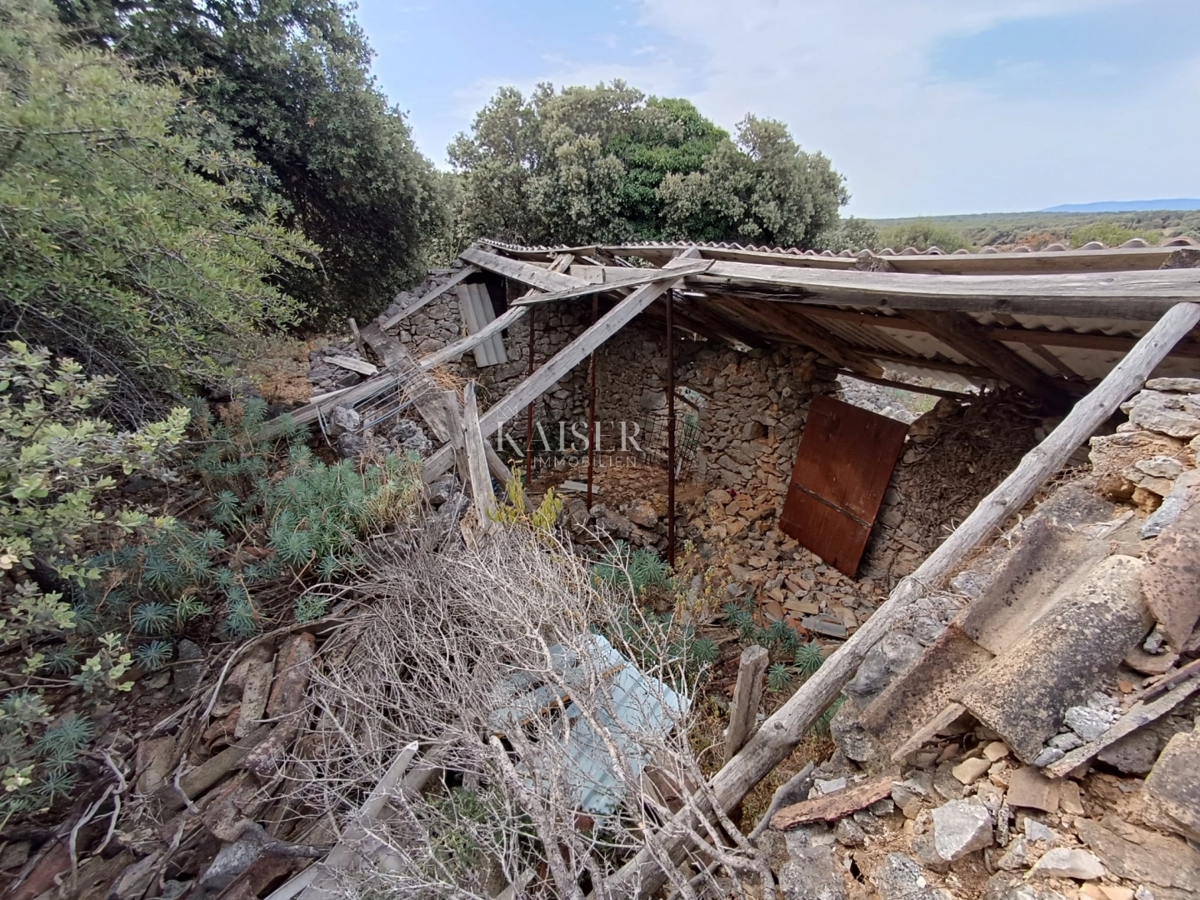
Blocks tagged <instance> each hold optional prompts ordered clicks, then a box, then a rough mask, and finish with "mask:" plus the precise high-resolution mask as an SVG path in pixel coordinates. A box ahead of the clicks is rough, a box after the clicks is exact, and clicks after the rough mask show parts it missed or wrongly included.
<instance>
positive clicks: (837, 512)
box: [780, 394, 908, 578]
mask: <svg viewBox="0 0 1200 900" xmlns="http://www.w3.org/2000/svg"><path fill="white" fill-rule="evenodd" d="M907 434H908V426H907V425H905V424H904V423H903V422H899V421H897V420H895V419H889V418H888V417H887V416H881V415H878V414H877V413H873V412H870V411H868V410H865V409H860V408H859V407H857V406H851V405H850V404H849V403H843V402H842V401H840V400H835V399H833V398H832V397H829V396H827V395H825V394H819V395H818V396H816V397H815V398H814V399H813V402H812V406H811V407H809V411H808V421H807V422H806V423H805V426H804V436H803V437H802V438H801V439H800V449H799V450H798V451H797V453H796V466H795V468H794V469H793V471H792V480H791V483H790V485H789V486H788V494H787V500H786V501H785V503H784V507H783V516H782V518H781V520H780V527H781V528H782V530H783V531H784V533H785V534H789V535H791V536H792V537H794V538H795V539H796V540H798V541H799V542H800V543H801V544H803V545H804V546H805V547H807V548H808V549H809V550H811V551H813V553H815V554H817V556H819V557H821V558H822V559H823V560H825V562H826V563H828V564H830V565H832V566H834V567H835V568H836V569H838V570H839V571H841V572H844V573H845V574H846V575H849V576H850V577H851V578H853V577H854V575H855V573H856V572H857V570H858V563H859V561H860V560H861V559H862V554H863V550H864V549H865V548H866V546H867V539H868V538H869V537H870V536H871V526H872V525H874V524H875V516H876V515H877V514H878V513H879V505H880V504H881V503H882V502H883V495H884V493H885V492H886V491H887V487H888V482H889V481H891V478H892V470H893V469H895V467H896V460H897V459H898V458H899V456H900V451H901V450H903V449H904V438H905V436H906V435H907Z"/></svg>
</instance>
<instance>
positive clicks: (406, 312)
mask: <svg viewBox="0 0 1200 900" xmlns="http://www.w3.org/2000/svg"><path fill="white" fill-rule="evenodd" d="M478 271H479V269H477V268H476V267H475V266H463V267H462V268H461V269H459V270H458V273H457V274H456V275H454V277H453V278H450V279H449V280H447V281H446V282H445V283H443V284H441V285H439V286H438V287H435V288H434V289H433V290H431V291H429V292H428V293H426V294H425V295H424V296H422V297H421V298H420V299H418V300H417V301H415V302H413V303H410V304H409V305H408V306H406V307H404V309H402V310H400V312H398V313H396V314H395V315H394V316H388V317H387V318H386V319H384V320H383V321H382V322H380V323H379V327H380V328H384V329H386V328H394V327H395V326H396V325H398V324H399V323H400V322H402V321H403V320H404V319H407V318H408V317H409V316H411V315H412V314H413V313H415V312H416V311H417V310H418V309H421V308H422V307H424V306H428V305H429V304H430V303H432V302H433V301H434V300H436V299H437V298H438V297H440V296H442V294H444V293H446V291H448V290H450V289H451V288H453V287H454V286H455V285H458V284H460V283H461V282H463V281H466V280H467V279H468V278H470V277H471V276H472V275H474V274H475V273H476V272H478Z"/></svg>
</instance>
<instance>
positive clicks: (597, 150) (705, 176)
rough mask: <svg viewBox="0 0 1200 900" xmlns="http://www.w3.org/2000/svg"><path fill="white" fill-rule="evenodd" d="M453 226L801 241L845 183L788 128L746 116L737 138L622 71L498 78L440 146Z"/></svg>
mask: <svg viewBox="0 0 1200 900" xmlns="http://www.w3.org/2000/svg"><path fill="white" fill-rule="evenodd" d="M450 159H451V162H452V163H453V164H454V167H455V170H456V172H457V173H458V178H459V184H458V188H459V198H458V203H457V224H456V228H457V236H458V239H459V242H460V243H467V242H469V241H470V240H472V239H474V238H476V237H479V236H481V235H487V236H492V237H499V238H506V239H509V240H515V241H523V242H528V243H559V242H561V243H568V244H586V243H591V242H593V241H624V240H631V239H635V240H636V239H642V240H653V239H672V238H683V239H692V240H730V241H742V242H747V241H750V242H755V243H765V244H787V245H797V246H811V245H812V244H813V243H815V242H816V241H817V239H818V236H819V235H820V234H821V233H822V232H823V231H825V230H826V229H828V228H831V227H833V226H835V225H836V224H837V221H838V208H839V207H840V206H841V205H843V204H844V203H845V202H846V201H847V200H848V199H849V195H848V194H847V193H846V190H845V186H844V180H843V178H842V176H841V175H839V174H838V173H837V172H835V171H834V170H833V168H832V167H831V166H830V164H829V160H828V159H826V158H825V157H824V156H823V155H821V154H819V153H817V154H809V153H806V152H804V151H803V150H801V149H800V147H799V146H798V145H797V144H796V142H795V141H794V140H793V139H792V137H791V136H790V135H789V134H788V131H787V128H786V126H784V125H783V124H782V123H779V122H775V121H772V120H769V119H757V118H754V117H753V116H748V117H747V118H746V119H745V120H744V121H743V122H742V123H741V124H740V125H739V127H738V134H737V139H736V141H735V140H733V139H731V138H730V136H729V135H728V134H727V133H726V132H725V131H723V130H722V129H720V128H718V127H717V126H716V125H714V124H713V123H712V122H711V121H709V120H708V119H705V118H704V117H703V116H702V115H700V113H699V111H698V110H697V109H696V108H695V106H693V105H692V104H691V103H690V102H688V101H686V100H680V99H670V98H667V99H664V98H657V97H649V98H648V97H646V96H645V95H644V94H643V93H642V92H641V91H638V90H636V89H634V88H631V87H629V86H628V85H626V84H624V83H623V82H620V81H614V82H613V83H612V84H609V85H600V86H598V87H595V88H584V87H568V88H563V89H562V90H561V91H556V90H555V89H554V88H553V87H552V86H551V85H546V84H543V85H539V87H538V88H537V90H535V91H534V93H533V95H532V96H531V97H530V98H529V99H528V100H526V99H525V98H524V97H523V96H522V95H521V93H520V92H519V91H517V90H516V89H515V88H502V89H501V90H500V91H498V92H497V94H496V96H495V97H493V98H492V100H491V102H489V103H488V105H487V106H486V107H484V109H483V110H482V111H481V112H480V113H479V114H478V115H477V116H476V119H475V122H474V124H473V126H472V129H471V133H470V134H469V135H466V134H463V135H459V136H458V137H457V138H456V139H455V141H454V143H453V144H451V146H450Z"/></svg>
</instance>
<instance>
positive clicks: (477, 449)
mask: <svg viewBox="0 0 1200 900" xmlns="http://www.w3.org/2000/svg"><path fill="white" fill-rule="evenodd" d="M463 435H464V437H465V440H466V445H467V470H468V471H469V472H470V475H471V497H472V498H473V499H474V500H475V512H476V513H477V514H478V516H479V525H480V529H481V530H482V531H483V532H484V533H485V534H486V533H487V532H488V531H490V530H491V529H492V527H493V525H494V524H495V522H494V520H493V519H492V516H491V514H492V513H494V512H495V511H496V495H495V493H493V492H492V476H491V473H490V472H489V471H488V460H487V444H486V442H485V441H484V438H483V432H482V431H481V430H480V428H479V404H478V403H476V402H475V382H474V381H468V382H467V386H466V388H464V389H463Z"/></svg>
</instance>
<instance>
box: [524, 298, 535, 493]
mask: <svg viewBox="0 0 1200 900" xmlns="http://www.w3.org/2000/svg"><path fill="white" fill-rule="evenodd" d="M536 315H537V314H536V313H535V312H534V310H533V308H532V307H530V310H529V315H528V316H527V317H526V318H527V319H528V320H529V366H528V377H531V376H532V375H533V332H534V329H533V320H534V317H535V316H536ZM525 487H526V489H527V490H532V488H533V401H532V400H530V401H529V406H527V407H526V408H525Z"/></svg>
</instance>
